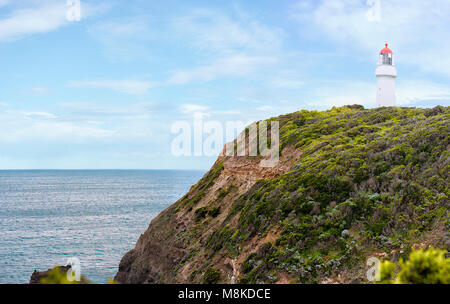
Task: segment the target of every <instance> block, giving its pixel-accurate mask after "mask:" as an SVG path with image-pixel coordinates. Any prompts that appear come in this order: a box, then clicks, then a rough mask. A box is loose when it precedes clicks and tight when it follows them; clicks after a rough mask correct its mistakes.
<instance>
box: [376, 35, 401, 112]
mask: <svg viewBox="0 0 450 304" xmlns="http://www.w3.org/2000/svg"><path fill="white" fill-rule="evenodd" d="M393 55H394V54H393V53H392V50H391V49H389V48H388V44H387V43H386V47H385V48H384V49H382V50H381V51H380V56H379V59H378V67H377V70H376V72H375V74H376V75H377V79H378V85H377V107H392V106H395V78H396V77H397V69H396V68H395V66H394V56H393Z"/></svg>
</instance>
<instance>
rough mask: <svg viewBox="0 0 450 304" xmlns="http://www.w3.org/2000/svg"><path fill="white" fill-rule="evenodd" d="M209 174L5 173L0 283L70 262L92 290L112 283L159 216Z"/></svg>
mask: <svg viewBox="0 0 450 304" xmlns="http://www.w3.org/2000/svg"><path fill="white" fill-rule="evenodd" d="M203 174H204V172H201V171H170V170H30V171H28V170H20V171H0V283H28V282H29V279H30V276H31V274H32V272H33V271H34V270H35V269H37V270H39V271H43V270H47V269H48V268H51V267H53V266H55V265H65V264H66V262H67V260H68V259H69V258H71V257H76V258H78V259H79V260H80V263H81V274H82V275H85V276H86V277H88V278H89V279H90V280H91V281H93V282H95V283H106V282H107V279H108V278H113V277H114V275H115V273H116V272H117V268H118V265H119V262H120V259H121V258H122V256H123V255H124V254H125V253H126V252H127V251H128V250H130V249H132V248H133V247H134V245H135V243H136V241H137V240H138V238H139V236H140V234H142V233H143V232H144V231H145V230H146V229H147V227H148V225H149V223H150V221H151V220H152V219H153V218H154V217H155V216H156V215H158V213H160V212H161V211H162V210H164V209H165V208H167V207H168V206H169V205H170V204H172V203H174V202H175V201H176V200H177V199H179V198H180V197H181V196H183V195H184V194H185V193H186V192H187V191H188V190H189V188H190V186H192V185H193V184H195V183H196V182H197V181H198V180H199V179H200V178H201V176H202V175H203Z"/></svg>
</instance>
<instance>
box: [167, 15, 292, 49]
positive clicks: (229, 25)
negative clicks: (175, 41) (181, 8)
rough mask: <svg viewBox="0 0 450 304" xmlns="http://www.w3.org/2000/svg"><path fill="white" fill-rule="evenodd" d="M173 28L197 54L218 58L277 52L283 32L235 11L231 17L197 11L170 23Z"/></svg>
mask: <svg viewBox="0 0 450 304" xmlns="http://www.w3.org/2000/svg"><path fill="white" fill-rule="evenodd" d="M173 27H174V29H175V30H176V32H178V34H179V36H180V37H188V38H189V41H190V42H189V43H190V45H191V46H192V47H194V48H195V49H197V50H198V51H207V52H210V51H214V52H215V53H220V54H221V55H222V56H223V55H226V54H230V53H235V52H246V51H253V52H258V53H268V52H273V51H278V50H279V49H280V47H281V44H282V39H281V37H282V36H283V35H284V32H283V31H282V30H281V29H279V28H273V27H268V26H266V25H264V24H261V23H260V22H258V21H256V20H254V19H252V18H249V17H248V16H247V15H245V14H244V13H243V12H242V11H240V10H238V9H237V8H235V11H234V15H225V14H223V13H221V12H220V11H213V10H206V9H199V10H196V11H193V12H192V13H190V14H188V15H186V16H183V17H179V18H176V19H174V21H173Z"/></svg>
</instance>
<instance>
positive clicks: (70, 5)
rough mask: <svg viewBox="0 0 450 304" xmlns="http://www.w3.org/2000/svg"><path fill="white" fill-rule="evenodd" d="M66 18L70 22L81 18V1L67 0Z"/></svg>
mask: <svg viewBox="0 0 450 304" xmlns="http://www.w3.org/2000/svg"><path fill="white" fill-rule="evenodd" d="M66 4H67V13H66V18H67V21H69V22H76V21H80V20H81V1H80V0H67V2H66Z"/></svg>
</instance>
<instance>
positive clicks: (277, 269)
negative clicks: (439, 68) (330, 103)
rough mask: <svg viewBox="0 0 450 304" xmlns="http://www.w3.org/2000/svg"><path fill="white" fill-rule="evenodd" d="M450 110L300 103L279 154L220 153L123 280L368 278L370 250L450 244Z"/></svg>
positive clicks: (128, 258) (388, 253) (127, 262)
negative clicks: (303, 106)
mask: <svg viewBox="0 0 450 304" xmlns="http://www.w3.org/2000/svg"><path fill="white" fill-rule="evenodd" d="M448 118H449V108H448V107H447V108H445V107H436V108H433V109H415V108H396V107H392V108H377V109H370V110H366V109H364V108H362V107H361V106H347V107H341V108H333V109H331V110H328V111H323V112H318V111H299V112H295V113H292V114H288V115H283V116H280V117H278V118H272V119H271V120H276V121H279V123H280V160H279V162H278V164H277V165H276V166H275V167H273V168H264V167H261V166H260V165H259V162H260V160H261V157H225V156H223V155H221V156H219V158H218V159H217V161H216V162H215V164H214V165H213V167H212V168H211V169H210V171H209V172H207V173H206V174H205V176H204V177H203V178H202V179H201V180H200V181H199V182H198V183H197V184H196V185H194V186H192V187H191V189H190V191H189V192H188V193H187V194H186V195H185V196H183V197H182V198H181V199H180V200H178V201H177V202H175V203H174V204H173V205H171V206H170V207H169V208H167V209H166V210H164V211H163V212H161V213H160V214H159V215H158V216H157V217H156V218H154V219H153V220H152V222H151V223H150V226H149V227H148V229H147V231H145V233H144V234H142V235H141V236H140V238H139V240H138V241H137V243H136V246H135V248H134V249H132V250H130V251H129V252H128V253H127V254H126V255H125V256H124V257H123V258H122V260H121V262H120V265H119V270H118V272H117V274H116V276H115V280H117V281H119V282H121V283H201V282H203V283H238V282H240V283H261V282H266V283H291V282H294V283H315V282H317V283H351V282H367V280H366V271H367V266H366V262H367V259H368V258H369V257H378V258H381V257H382V258H384V259H390V260H398V259H399V258H400V257H404V256H406V255H408V254H409V252H410V250H411V248H412V247H427V246H429V245H433V246H434V247H438V248H444V249H447V250H448V249H449V246H450V236H449V233H448V231H450V229H449V228H450V221H449V214H448V211H449V200H448V198H449V195H450V193H449V179H448V176H449V168H450V157H449V144H450V137H449V134H450V132H449V131H450V126H449V122H448Z"/></svg>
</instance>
